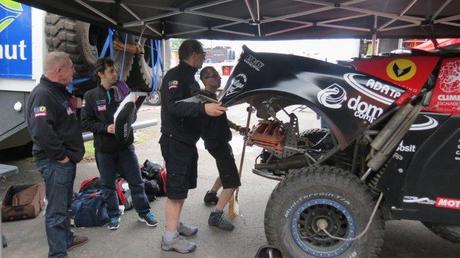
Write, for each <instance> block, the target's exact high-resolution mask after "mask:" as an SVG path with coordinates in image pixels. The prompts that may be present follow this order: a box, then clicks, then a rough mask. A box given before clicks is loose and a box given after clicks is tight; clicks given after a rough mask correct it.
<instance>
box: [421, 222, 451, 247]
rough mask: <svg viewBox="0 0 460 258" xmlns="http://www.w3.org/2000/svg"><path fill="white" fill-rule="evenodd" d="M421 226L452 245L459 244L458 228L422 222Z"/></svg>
mask: <svg viewBox="0 0 460 258" xmlns="http://www.w3.org/2000/svg"><path fill="white" fill-rule="evenodd" d="M423 224H424V225H425V226H426V227H427V228H428V229H429V230H431V231H432V232H433V233H435V234H436V235H438V236H440V237H442V238H444V239H446V240H449V241H450V242H452V243H460V226H454V225H441V224H436V223H429V222H423Z"/></svg>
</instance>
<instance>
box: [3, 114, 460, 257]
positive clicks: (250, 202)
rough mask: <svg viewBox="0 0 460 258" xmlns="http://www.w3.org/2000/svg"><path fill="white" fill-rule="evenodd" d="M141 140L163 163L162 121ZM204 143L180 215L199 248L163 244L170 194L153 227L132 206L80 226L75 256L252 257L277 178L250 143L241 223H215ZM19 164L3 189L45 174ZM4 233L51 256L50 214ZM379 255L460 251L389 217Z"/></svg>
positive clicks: (11, 251) (90, 165)
mask: <svg viewBox="0 0 460 258" xmlns="http://www.w3.org/2000/svg"><path fill="white" fill-rule="evenodd" d="M298 116H299V118H300V119H299V121H300V126H301V128H304V129H305V128H309V127H317V126H318V125H319V122H318V121H317V120H316V116H315V114H314V113H311V112H309V111H304V112H299V113H298ZM228 117H229V118H230V119H231V120H233V121H234V122H236V123H237V124H240V125H243V124H245V121H246V114H245V108H244V107H243V106H240V107H232V108H231V109H230V110H229V111H228ZM146 119H158V120H159V107H152V106H144V107H143V108H142V110H141V111H140V113H139V120H146ZM137 136H138V139H140V140H139V142H138V143H136V151H137V154H138V157H139V161H140V162H142V161H144V160H145V159H149V160H153V161H158V162H160V163H161V160H162V158H161V153H160V149H159V144H158V143H157V142H158V139H159V136H160V133H159V126H155V127H152V128H148V129H143V130H140V131H138V133H137ZM242 145H243V139H242V137H241V136H239V135H237V134H234V140H233V141H232V146H233V149H234V154H235V157H236V159H237V160H239V158H240V155H241V149H242ZM198 149H199V155H200V158H199V175H198V188H197V189H195V190H192V191H191V192H190V193H189V198H188V199H187V201H186V202H185V206H184V210H183V215H182V220H183V221H184V222H185V223H188V224H193V225H196V226H198V227H199V233H198V235H197V236H196V237H192V238H191V240H192V241H194V242H196V243H197V245H198V248H197V250H196V251H195V252H194V253H193V254H188V255H180V254H177V253H173V252H163V251H161V249H160V242H161V234H162V231H163V227H164V224H163V222H164V213H163V206H164V201H165V198H159V199H157V200H156V201H154V202H152V203H151V207H152V210H153V211H154V212H155V214H156V216H157V217H158V219H159V221H160V223H159V225H158V227H157V228H148V227H147V226H145V225H144V224H142V223H140V222H138V221H137V214H136V212H135V211H134V210H130V211H126V212H125V214H124V215H123V217H122V220H121V225H120V228H119V229H118V230H116V231H109V230H108V229H107V228H105V227H98V228H77V229H75V230H76V233H77V234H81V235H85V236H88V237H89V238H90V241H89V242H88V243H87V244H86V245H84V246H83V247H80V248H77V249H74V250H72V251H71V252H69V257H155V258H156V257H197V258H198V257H200V258H202V257H207V258H214V257H224V258H233V257H235V258H236V257H238V258H241V257H254V255H255V253H256V251H257V249H258V248H259V247H260V246H261V245H264V244H267V243H266V239H265V234H264V225H263V217H264V210H265V205H266V202H267V199H268V197H269V195H270V193H271V191H272V190H273V188H274V187H275V185H276V182H275V181H271V180H268V179H265V178H262V177H259V176H257V175H254V174H252V173H251V172H250V170H251V168H252V165H253V163H254V160H255V158H256V156H257V155H258V154H259V152H260V149H259V148H255V147H250V148H248V149H247V152H246V159H245V163H244V170H243V176H242V183H243V185H242V187H241V189H240V216H239V217H238V218H237V219H236V220H235V221H234V223H235V226H236V229H235V230H234V231H233V232H231V233H228V232H222V231H219V230H217V229H214V228H209V226H208V225H207V220H208V216H209V213H210V211H211V208H209V207H206V206H205V205H204V204H203V196H204V194H205V192H206V191H207V190H208V189H209V188H210V187H211V186H212V184H213V181H214V179H215V177H216V176H217V171H216V166H215V162H214V160H213V159H212V157H211V156H210V155H209V154H208V153H207V152H206V150H204V147H203V144H202V142H199V143H198ZM13 164H16V165H18V166H19V167H20V170H21V171H20V173H19V174H17V175H14V176H11V177H9V178H7V180H6V181H4V182H1V184H0V194H1V196H3V195H4V193H5V191H6V189H7V187H8V186H10V185H13V184H23V183H33V182H40V181H41V180H42V179H41V176H40V174H39V173H38V172H37V171H36V169H35V166H34V164H33V162H32V161H31V159H28V160H21V161H16V162H13ZM93 175H98V171H97V169H96V165H95V163H94V161H92V160H87V161H84V162H82V163H80V164H79V165H78V169H77V177H76V180H75V186H74V188H75V189H78V186H79V185H80V182H81V181H82V180H83V179H85V178H87V177H89V176H93ZM2 227H3V229H2V230H3V233H4V234H5V236H6V237H7V239H8V247H7V248H5V249H3V257H8V258H10V257H12V258H15V257H17V258H23V257H31V258H32V257H46V256H47V251H48V246H47V242H46V235H45V228H44V215H43V213H41V214H40V215H39V216H38V217H37V218H35V219H31V220H23V221H16V222H5V223H2ZM381 257H384V258H438V257H439V258H444V257H449V258H450V257H452V258H454V257H460V244H452V243H450V242H448V241H446V240H443V239H441V238H439V237H437V236H436V235H434V234H433V233H431V232H430V231H429V230H428V229H426V228H425V227H424V226H423V225H422V224H421V223H419V222H416V221H390V222H387V223H386V231H385V244H384V246H383V249H382V253H381Z"/></svg>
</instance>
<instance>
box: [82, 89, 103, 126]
mask: <svg viewBox="0 0 460 258" xmlns="http://www.w3.org/2000/svg"><path fill="white" fill-rule="evenodd" d="M84 99H85V106H84V107H83V108H82V109H81V123H82V126H83V129H84V130H86V131H90V132H92V133H108V127H109V125H107V124H105V123H103V122H101V121H99V119H97V117H96V113H95V110H94V106H93V103H92V101H91V96H90V95H89V94H88V93H86V94H85V96H84ZM106 108H108V107H106Z"/></svg>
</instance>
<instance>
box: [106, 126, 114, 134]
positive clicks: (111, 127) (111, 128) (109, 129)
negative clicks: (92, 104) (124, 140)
mask: <svg viewBox="0 0 460 258" xmlns="http://www.w3.org/2000/svg"><path fill="white" fill-rule="evenodd" d="M107 133H111V134H115V125H114V124H110V125H109V126H107Z"/></svg>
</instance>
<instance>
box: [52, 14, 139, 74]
mask: <svg viewBox="0 0 460 258" xmlns="http://www.w3.org/2000/svg"><path fill="white" fill-rule="evenodd" d="M107 33H108V32H107V30H106V29H103V28H98V27H95V26H92V25H91V24H89V23H85V22H81V21H77V20H74V19H70V18H67V17H63V16H60V15H56V14H51V13H48V14H46V17H45V34H46V43H47V45H48V51H62V52H66V53H67V54H69V55H70V58H71V59H72V62H73V64H74V68H75V72H76V73H75V77H82V76H89V75H92V72H93V68H94V65H95V64H96V62H97V59H98V58H99V53H100V51H101V50H102V47H103V45H104V42H105V39H106V37H107V35H108V34H107ZM124 36H125V34H123V35H122V36H121V39H120V40H121V41H123V42H124V39H125V38H124ZM128 43H130V44H133V43H135V37H134V36H132V35H128ZM133 58H134V55H132V54H129V53H125V55H124V62H123V51H117V50H114V55H113V59H114V62H115V65H116V66H117V68H118V69H119V72H123V76H122V78H121V80H126V79H127V77H128V74H129V72H130V70H131V67H132V64H133ZM122 63H123V69H121V68H122V67H121V66H122Z"/></svg>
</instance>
